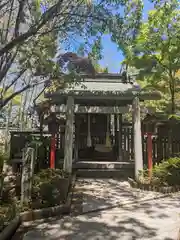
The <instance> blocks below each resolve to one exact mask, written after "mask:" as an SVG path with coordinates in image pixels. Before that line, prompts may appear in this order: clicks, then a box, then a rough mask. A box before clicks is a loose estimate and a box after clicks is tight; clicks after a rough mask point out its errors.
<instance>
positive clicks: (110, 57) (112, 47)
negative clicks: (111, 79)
mask: <svg viewBox="0 0 180 240" xmlns="http://www.w3.org/2000/svg"><path fill="white" fill-rule="evenodd" d="M152 8H153V4H152V3H150V2H149V1H148V0H144V12H143V19H144V20H145V19H147V13H148V11H149V10H151V9H152ZM102 45H103V56H104V58H103V59H102V60H100V61H99V63H100V65H101V66H102V67H108V70H109V72H110V73H118V72H119V71H120V63H121V62H122V60H123V56H122V53H121V52H120V51H118V49H117V46H116V44H115V43H113V42H111V39H110V36H109V35H105V36H104V37H103V39H102Z"/></svg>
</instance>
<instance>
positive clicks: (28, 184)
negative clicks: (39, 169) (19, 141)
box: [21, 147, 35, 206]
mask: <svg viewBox="0 0 180 240" xmlns="http://www.w3.org/2000/svg"><path fill="white" fill-rule="evenodd" d="M34 164H35V150H34V149H33V148H30V147H28V148H25V149H24V150H23V158H22V177H21V205H22V206H23V205H25V204H28V202H29V201H30V200H31V190H32V181H33V174H34Z"/></svg>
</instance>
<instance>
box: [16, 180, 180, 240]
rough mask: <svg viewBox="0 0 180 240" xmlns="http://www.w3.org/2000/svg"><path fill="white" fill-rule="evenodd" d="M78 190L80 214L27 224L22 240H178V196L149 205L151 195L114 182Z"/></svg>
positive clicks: (87, 184) (84, 185)
mask: <svg viewBox="0 0 180 240" xmlns="http://www.w3.org/2000/svg"><path fill="white" fill-rule="evenodd" d="M91 185H92V186H91ZM108 188H109V189H111V190H108ZM78 189H79V191H81V193H82V190H83V191H84V193H83V194H82V195H81V197H82V199H78V200H79V203H81V202H82V200H83V202H84V206H83V207H82V208H81V211H80V212H77V213H76V215H74V216H67V217H63V218H60V217H59V218H53V219H52V218H51V219H48V220H45V221H42V220H41V221H35V222H33V223H31V224H30V230H31V231H29V232H28V234H29V237H30V238H28V237H24V240H30V239H39V240H41V239H44V240H45V239H49V240H118V239H120V240H135V239H137V240H148V239H149V240H177V234H178V228H179V226H180V218H179V212H180V210H179V202H180V194H174V195H173V196H171V197H164V198H160V199H157V200H150V201H149V200H147V196H148V194H151V195H152V193H149V192H144V191H139V192H138V191H135V190H132V189H131V188H129V187H128V186H127V185H126V184H125V183H120V182H117V181H115V180H113V181H112V180H106V181H103V180H96V183H92V184H91V183H90V182H80V183H79V186H77V193H79V192H78ZM159 196H160V194H159ZM141 198H143V199H145V201H144V202H142V203H141V204H134V205H126V206H119V207H118V204H119V203H122V202H123V201H125V200H127V199H128V200H132V201H133V200H137V199H141ZM102 207H104V208H105V207H106V208H107V209H106V210H102V209H101V208H102ZM88 210H89V211H90V213H88ZM92 210H94V212H91V211H92ZM27 230H29V229H26V230H25V231H26V232H27ZM13 240H14V239H13Z"/></svg>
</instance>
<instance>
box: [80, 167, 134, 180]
mask: <svg viewBox="0 0 180 240" xmlns="http://www.w3.org/2000/svg"><path fill="white" fill-rule="evenodd" d="M76 176H77V177H82V178H120V179H128V177H131V178H134V168H129V169H78V170H77V171H76Z"/></svg>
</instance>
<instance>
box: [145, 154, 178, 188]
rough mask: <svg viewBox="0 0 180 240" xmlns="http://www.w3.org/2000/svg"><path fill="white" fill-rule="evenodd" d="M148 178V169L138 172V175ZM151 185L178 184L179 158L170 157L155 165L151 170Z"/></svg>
mask: <svg viewBox="0 0 180 240" xmlns="http://www.w3.org/2000/svg"><path fill="white" fill-rule="evenodd" d="M142 175H143V176H144V178H147V179H148V170H147V169H144V171H143V172H142V173H141V174H140V176H142ZM151 184H152V185H161V186H165V185H168V186H176V185H178V186H179V185H180V158H179V157H175V158H170V159H168V160H164V161H162V162H161V163H159V164H157V165H155V166H154V167H153V170H152V179H151Z"/></svg>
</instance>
